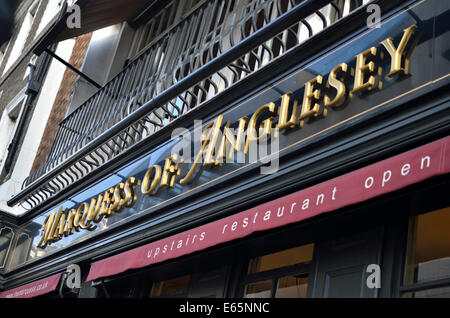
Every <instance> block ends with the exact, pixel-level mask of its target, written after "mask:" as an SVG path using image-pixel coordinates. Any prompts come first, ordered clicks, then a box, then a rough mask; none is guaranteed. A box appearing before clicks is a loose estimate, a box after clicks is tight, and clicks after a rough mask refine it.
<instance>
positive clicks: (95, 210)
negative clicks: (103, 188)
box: [88, 194, 103, 222]
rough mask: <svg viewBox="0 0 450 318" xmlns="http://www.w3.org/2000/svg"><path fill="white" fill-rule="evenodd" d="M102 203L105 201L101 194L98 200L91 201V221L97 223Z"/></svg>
mask: <svg viewBox="0 0 450 318" xmlns="http://www.w3.org/2000/svg"><path fill="white" fill-rule="evenodd" d="M102 201H103V194H99V195H98V197H97V199H96V198H92V199H91V204H90V206H89V214H88V220H89V221H94V222H95V219H96V218H97V216H98V212H99V211H100V208H101V206H102ZM96 203H97V204H96Z"/></svg>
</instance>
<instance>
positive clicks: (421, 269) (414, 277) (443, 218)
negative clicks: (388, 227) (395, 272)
mask: <svg viewBox="0 0 450 318" xmlns="http://www.w3.org/2000/svg"><path fill="white" fill-rule="evenodd" d="M449 224H450V208H445V209H441V210H437V211H434V212H431V213H426V214H421V215H418V216H416V217H414V218H412V219H411V220H410V226H409V233H408V250H407V259H406V270H405V284H412V283H418V282H425V281H432V280H437V279H442V278H448V277H450V244H449V242H450V231H449V228H448V226H449Z"/></svg>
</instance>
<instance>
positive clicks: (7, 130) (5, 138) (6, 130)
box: [0, 88, 26, 171]
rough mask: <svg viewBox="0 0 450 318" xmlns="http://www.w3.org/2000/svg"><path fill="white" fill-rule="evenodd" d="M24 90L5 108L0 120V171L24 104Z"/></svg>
mask: <svg viewBox="0 0 450 318" xmlns="http://www.w3.org/2000/svg"><path fill="white" fill-rule="evenodd" d="M25 97H26V95H25V88H24V89H22V91H21V92H20V93H19V94H17V95H16V97H14V98H13V100H12V101H11V102H10V103H9V104H8V105H7V106H6V108H5V111H4V112H3V114H2V116H1V120H0V136H2V138H1V139H0V167H1V168H0V171H2V170H3V165H4V160H5V159H6V156H7V148H8V145H9V143H10V141H11V138H12V136H13V134H14V131H15V129H16V121H17V118H18V117H19V114H20V112H21V111H22V105H23V104H24V102H25V99H26V98H25Z"/></svg>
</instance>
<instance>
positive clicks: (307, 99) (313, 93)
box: [299, 75, 323, 127]
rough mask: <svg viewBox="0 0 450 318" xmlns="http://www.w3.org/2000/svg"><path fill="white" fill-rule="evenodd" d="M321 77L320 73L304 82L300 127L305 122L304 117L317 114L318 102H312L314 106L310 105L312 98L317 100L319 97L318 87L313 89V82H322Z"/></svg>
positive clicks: (318, 109)
mask: <svg viewBox="0 0 450 318" xmlns="http://www.w3.org/2000/svg"><path fill="white" fill-rule="evenodd" d="M322 80H323V77H322V76H321V75H319V76H317V77H316V78H313V79H312V80H310V81H309V82H307V83H306V84H305V92H304V95H303V103H302V111H301V113H300V118H299V119H300V122H299V124H300V127H303V125H304V124H305V119H306V118H309V117H311V116H314V117H316V116H318V115H319V111H320V105H319V104H318V103H315V104H314V107H313V108H311V105H312V103H313V101H314V100H316V101H318V100H319V98H320V89H319V88H317V89H314V85H315V84H322Z"/></svg>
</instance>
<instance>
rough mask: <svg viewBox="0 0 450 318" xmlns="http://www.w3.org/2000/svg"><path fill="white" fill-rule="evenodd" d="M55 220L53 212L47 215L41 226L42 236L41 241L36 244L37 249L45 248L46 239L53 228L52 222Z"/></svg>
mask: <svg viewBox="0 0 450 318" xmlns="http://www.w3.org/2000/svg"><path fill="white" fill-rule="evenodd" d="M54 218H55V212H52V213H50V214H49V215H47V217H46V218H45V220H44V223H43V224H42V236H41V240H40V241H39V243H38V244H37V247H40V248H45V247H46V246H47V239H48V237H49V234H50V229H51V228H52V226H53V220H54Z"/></svg>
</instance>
